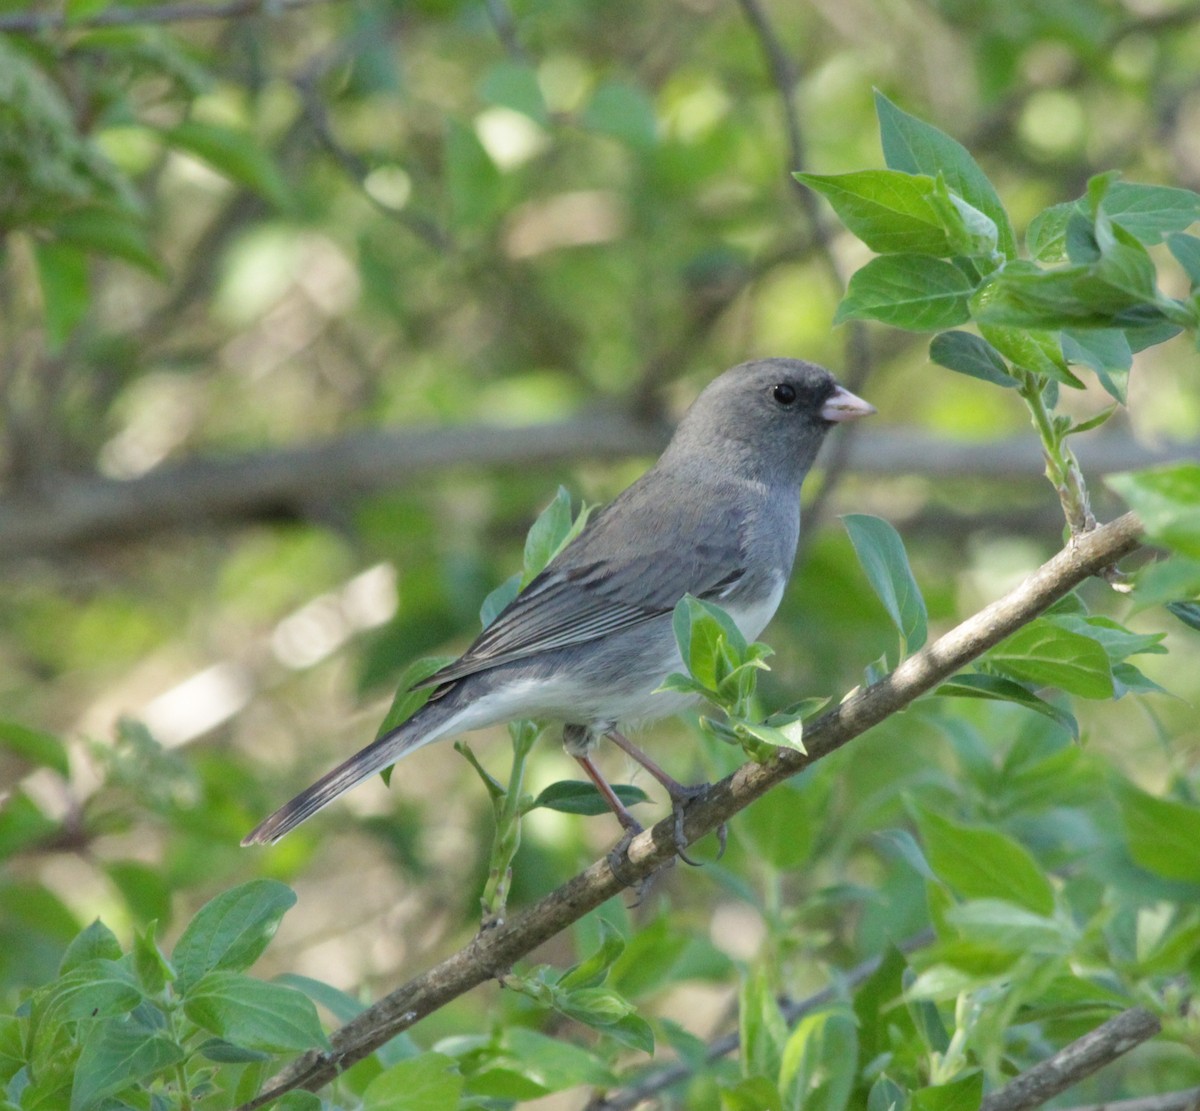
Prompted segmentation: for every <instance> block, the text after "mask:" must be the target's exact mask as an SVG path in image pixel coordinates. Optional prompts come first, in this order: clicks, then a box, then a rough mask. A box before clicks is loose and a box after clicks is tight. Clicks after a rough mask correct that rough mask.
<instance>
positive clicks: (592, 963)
mask: <svg viewBox="0 0 1200 1111" xmlns="http://www.w3.org/2000/svg"><path fill="white" fill-rule="evenodd" d="M599 924H600V939H599V943H598V944H597V946H596V948H595V949H594V950H593V951H592V952H591V953H590V954H589V955H588V956H586V957H584V959H583V960H581V961H580V962H579V963H578V964H574V965H572V966H571V967H570V968H568V969H567V970H566V972H564V973H563V974H562V975H561V976H559V978H558V981H557V986H558V987H560V988H566V989H570V990H573V991H574V990H577V989H579V988H593V987H598V986H599V985H600V984H602V983H603V982H604V980H605V979H606V978H607V976H608V970H609V968H611V967H612V964H613V962H614V961H615V960H616V959H617V958H618V957H619V956H620V955H621V954H622V953H623V952H624V951H625V938H624V937H623V936H622V934H621V933H620V931H619V930H617V928H616V927H615V926H613V925H612V923H611V922H609V921H608V919H606V918H601V919H600V920H599Z"/></svg>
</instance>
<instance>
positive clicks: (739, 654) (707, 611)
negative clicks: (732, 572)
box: [671, 594, 747, 692]
mask: <svg viewBox="0 0 1200 1111" xmlns="http://www.w3.org/2000/svg"><path fill="white" fill-rule="evenodd" d="M671 624H672V629H673V630H674V633H675V641H676V643H677V644H678V645H679V652H680V655H681V656H682V657H683V662H684V663H685V664H686V665H687V669H688V672H689V673H690V674H691V676H692V678H693V679H695V680H696V682H698V683H700V684H701V685H702V686H703V687H704V688H706V689H707V690H709V691H713V692H715V691H716V690H717V688H718V687H719V686H720V685H721V683H722V682H724V680H725V679H726V678H728V677H729V675H730V673H731V672H732V671H733V670H734V668H736V667H737V666H738V665H739V664H740V663H741V662H742V661H743V660H745V658H746V649H747V645H746V638H745V637H744V636H742V632H741V630H740V629H739V628H738V627H737V625H736V624H735V623H734V620H733V618H732V617H730V616H729V614H727V613H726V612H725V611H724V610H723V609H721V607H720V606H716V605H713V604H712V603H711V602H705V601H702V600H701V599H699V598H693V597H692V595H690V594H685V595H684V596H683V597H682V598H680V599H679V601H678V602H677V603H676V605H675V612H674V614H673V615H672V618H671Z"/></svg>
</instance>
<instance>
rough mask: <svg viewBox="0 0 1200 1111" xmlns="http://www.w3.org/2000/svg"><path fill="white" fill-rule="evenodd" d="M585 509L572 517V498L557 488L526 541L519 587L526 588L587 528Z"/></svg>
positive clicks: (534, 523) (531, 528)
mask: <svg viewBox="0 0 1200 1111" xmlns="http://www.w3.org/2000/svg"><path fill="white" fill-rule="evenodd" d="M588 512H589V510H588V507H587V506H583V507H582V508H581V509H580V510H579V513H578V514H577V515H575V516H572V514H571V495H570V494H569V493H568V492H567V489H566V487H563V486H560V487H559V488H558V493H557V494H555V495H554V500H553V501H552V502H551V503H550V504H549V505H548V506H546V508H545V509H543V510H542V512H541V513H539V514H538V518H537V520H536V521H534V522H533V524H532V525H531V526H530V529H529V533H528V534H527V535H526V537H525V572H524V575H523V577H522V579H521V585H522V586H526V585H528V583H529V582H531V581H532V580H533V579H534V578H535V577H536V576H537V575H538V574H539V572H541V571H542V569H543V568H544V567H545V566H546V564H548V563H549V562H550V561H551V560H552V559H553V558H554V557H555V556H556V555H558V553H559V552H561V551H562V550H563V548H565V547H566V546H567V545H568V544H569V543H570V542H571V541H572V540H574V539H575V537H576V536H578V535H579V534H580V533H581V532H582V531H583V527H584V525H586V524H587V519H588Z"/></svg>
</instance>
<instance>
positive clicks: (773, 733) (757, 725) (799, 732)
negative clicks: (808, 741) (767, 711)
mask: <svg viewBox="0 0 1200 1111" xmlns="http://www.w3.org/2000/svg"><path fill="white" fill-rule="evenodd" d="M733 728H734V732H736V733H737V734H738V735H739V738H744V737H751V738H753V739H754V740H756V741H762V743H763V744H767V745H770V746H771V747H772V748H790V749H791V750H792V751H793V752H802V753H807V752H808V749H806V748H805V747H804V726H803V723H801V722H799V721H793V722H791V723H789V724H788V725H785V726H782V727H777V726H774V725H765V724H763V723H762V722H756V721H738V722H735V723H734V726H733Z"/></svg>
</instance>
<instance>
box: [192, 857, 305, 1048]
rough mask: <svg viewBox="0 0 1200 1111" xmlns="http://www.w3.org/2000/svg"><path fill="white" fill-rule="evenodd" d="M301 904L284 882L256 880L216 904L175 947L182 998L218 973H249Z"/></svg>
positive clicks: (212, 902) (226, 893)
mask: <svg viewBox="0 0 1200 1111" xmlns="http://www.w3.org/2000/svg"><path fill="white" fill-rule="evenodd" d="M295 902H296V893H295V892H294V891H292V889H291V888H290V887H288V886H287V885H286V884H282V883H280V882H279V881H278V880H251V881H250V882H249V883H244V884H241V885H240V886H238V887H235V888H233V889H232V890H230V891H224V892H222V893H221V894H220V895H217V896H216V897H215V898H213V899H210V900H209V901H208V902H207V903H205V904H204V906H202V907H201V908H200V910H199V911H197V913H196V916H195V918H193V919H192V920H191V922H189V923H188V925H187V928H186V929H185V930H184V931H183V934H182V936H181V937H180V938H179V940H178V941H177V942H176V943H175V951H174V953H173V954H172V963H173V964H174V965H175V970H176V972H177V974H178V981H177V987H178V989H179V991H180V993H181V994H183V995H185V996H186V995H187V994H188V993H189V991H190V990H191V988H192V986H193V985H195V984H196V982H197V981H198V980H200V978H201V977H202V976H204V975H205V973H208V972H212V971H213V970H215V969H228V970H232V971H241V970H242V969H245V968H249V967H250V966H251V965H252V964H253V963H254V962H255V961H256V960H258V958H259V956H260V955H261V954H262V951H263V950H264V949H265V948H266V947H267V945H268V943H269V942H270V940H271V938H272V937H274V936H275V931H276V930H277V929H278V928H279V922H280V919H282V918H283V916H284V914H285V913H286V912H287V910H289V909H290V908H291V907H292V906H293V905H294V904H295ZM215 1033H221V1031H219V1030H218V1031H215ZM230 1040H233V1039H230Z"/></svg>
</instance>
